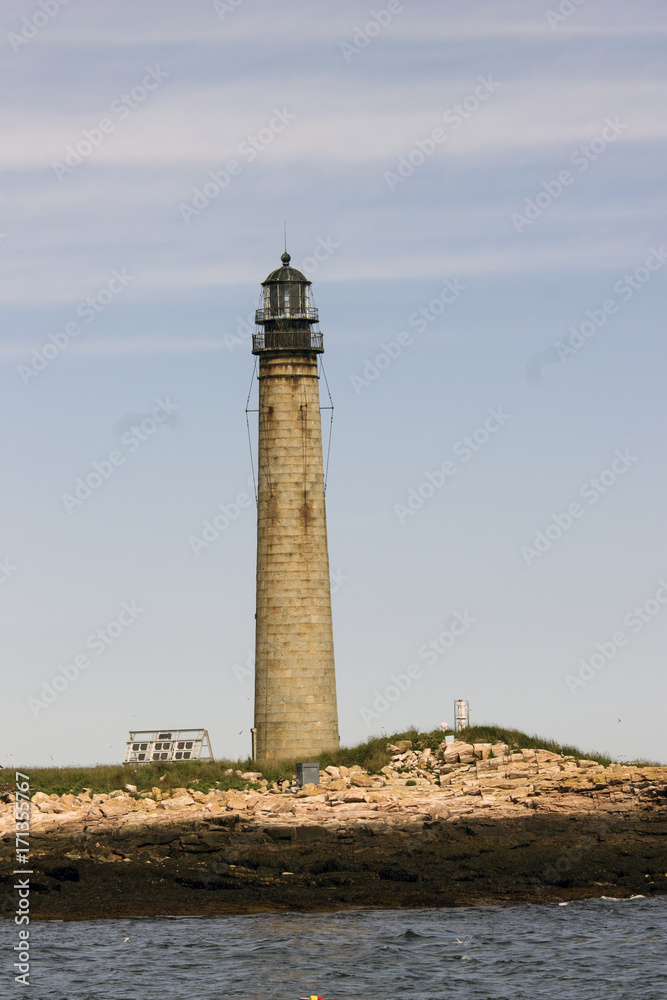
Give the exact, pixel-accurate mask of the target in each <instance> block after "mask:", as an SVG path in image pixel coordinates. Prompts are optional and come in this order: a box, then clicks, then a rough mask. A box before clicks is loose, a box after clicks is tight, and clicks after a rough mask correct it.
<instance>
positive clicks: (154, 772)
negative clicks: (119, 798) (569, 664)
mask: <svg viewBox="0 0 667 1000" xmlns="http://www.w3.org/2000/svg"><path fill="white" fill-rule="evenodd" d="M457 735H458V738H459V739H462V740H465V742H468V743H507V745H508V746H509V747H510V749H511V750H515V749H516V750H521V749H526V748H529V747H542V748H544V749H546V750H551V751H553V752H554V753H562V754H565V755H569V756H572V757H576V758H586V759H588V760H596V761H598V762H599V763H601V764H609V763H611V762H612V758H611V757H608V756H607V755H605V754H599V753H591V752H589V751H586V752H584V751H582V750H580V749H579V748H578V747H573V746H565V745H562V744H560V743H557V742H556V741H555V740H548V739H545V738H544V737H542V736H535V735H533V736H530V735H528V733H523V732H521V731H520V730H518V729H505V728H503V727H502V726H493V725H488V726H471V727H470V728H469V729H467V730H465V731H464V732H461V733H459V734H457ZM444 737H445V734H444V733H443V732H442V730H440V729H435V730H433V731H432V732H428V733H420V732H419V731H418V730H416V729H409V730H407V731H406V732H403V733H394V734H392V735H391V736H378V737H374V738H373V739H370V740H367V741H366V742H365V743H359V744H358V745H357V746H353V747H341V749H340V750H337V751H336V752H334V753H328V754H320V756H319V761H320V766H321V767H326V766H327V765H328V764H345V765H347V766H348V767H351V766H352V765H353V764H358V765H360V766H361V767H363V768H365V769H367V770H368V771H369V772H371V773H377V772H379V770H380V768H382V767H383V766H384V765H385V764H387V763H388V762H389V759H390V755H389V754H388V753H387V751H386V746H387V743H393V742H395V741H396V740H412V742H413V744H414V746H415V747H419V748H421V749H426V747H430V748H431V749H432V750H435V749H436V748H437V747H438V746H439V745H440V744H441V743H442V741H443V739H444ZM633 763H640V764H644V765H646V764H648V763H650V762H648V761H636V762H633ZM294 764H295V761H293V760H286V761H276V762H271V763H269V764H264V765H261V764H259V763H257V762H253V761H252V760H250V759H246V760H243V761H231V760H216V761H213V762H211V761H178V762H174V763H169V764H165V763H161V764H159V763H150V764H144V765H130V764H125V765H123V764H99V765H97V766H95V767H46V768H28V769H27V771H26V773H28V774H30V779H31V789H32V791H33V792H37V791H40V792H46V793H47V794H50V793H52V792H56V793H57V794H59V795H62V794H64V793H67V792H73V793H74V794H77V793H78V792H81V791H83V790H84V789H86V788H87V789H90V790H91V791H92V792H111V791H113V790H114V789H117V788H123V787H124V786H125V784H127V783H129V784H133V785H136V786H137V788H138V790H139V791H140V792H141V791H150V789H151V788H152V787H153V786H157V787H158V788H161V789H169V788H183V787H185V788H196V789H199V790H201V791H203V792H206V791H208V789H210V788H221V789H227V788H245V787H247V785H248V782H246V781H243V780H242V779H241V778H240V777H239V776H238V775H237V774H236V773H235V772H236V771H237V770H238V771H253V770H256V771H259V770H261V771H262V774H263V775H264V777H266V778H267V779H268V780H269V781H277V780H280V779H283V780H284V779H289V778H291V777H292V775H293V774H294ZM24 770H26V769H25V768H24ZM230 770H231V771H232V773H231V774H226V773H225V772H226V771H230ZM6 775H7V780H6V781H5V782H4V783H2V779H1V778H0V789H2V790H3V791H10V790H12V789H13V783H10V779H11V778H13V775H12V774H11V772H6Z"/></svg>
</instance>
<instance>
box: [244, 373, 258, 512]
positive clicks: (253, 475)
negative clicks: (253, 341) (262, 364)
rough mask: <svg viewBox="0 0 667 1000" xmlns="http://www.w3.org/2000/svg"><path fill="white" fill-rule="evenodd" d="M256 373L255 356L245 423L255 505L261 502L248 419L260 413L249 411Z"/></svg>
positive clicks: (246, 403)
mask: <svg viewBox="0 0 667 1000" xmlns="http://www.w3.org/2000/svg"><path fill="white" fill-rule="evenodd" d="M256 371H257V357H256V356H255V367H254V368H253V370H252V375H251V376H250V388H249V389H248V398H247V399H246V401H245V422H246V427H247V428H248V447H249V448H250V468H251V469H252V487H253V490H254V491H255V505H257V504H258V503H259V500H258V498H257V481H256V480H255V463H254V461H253V457H252V438H251V436H250V418H249V417H248V414H249V413H259V410H249V409H248V404H249V402H250V394H251V392H252V385H253V382H254V379H255V372H256Z"/></svg>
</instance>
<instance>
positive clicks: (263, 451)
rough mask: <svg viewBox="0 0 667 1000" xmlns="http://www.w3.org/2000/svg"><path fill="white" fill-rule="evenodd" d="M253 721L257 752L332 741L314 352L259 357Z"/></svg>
mask: <svg viewBox="0 0 667 1000" xmlns="http://www.w3.org/2000/svg"><path fill="white" fill-rule="evenodd" d="M259 387H260V388H259V448H258V511H257V615H256V618H257V621H256V649H255V726H256V728H257V757H258V759H260V760H261V759H268V760H276V759H280V758H285V757H297V758H302V759H308V758H310V757H312V756H316V755H317V754H318V753H319V752H321V751H324V750H330V749H334V748H337V747H338V745H339V737H338V715H337V708H336V683H335V672H334V651H333V631H332V623H331V594H330V583H329V557H328V551H327V528H326V513H325V505H324V474H323V465H322V431H321V418H320V400H319V380H318V372H317V355H316V354H315V353H314V352H311V351H307V350H295V351H290V352H285V351H284V350H280V351H266V352H262V355H261V356H260V362H259Z"/></svg>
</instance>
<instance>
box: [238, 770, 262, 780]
mask: <svg viewBox="0 0 667 1000" xmlns="http://www.w3.org/2000/svg"><path fill="white" fill-rule="evenodd" d="M261 777H262V772H261V771H244V772H243V774H242V775H241V781H259V779H260V778H261Z"/></svg>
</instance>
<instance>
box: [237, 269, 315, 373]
mask: <svg viewBox="0 0 667 1000" xmlns="http://www.w3.org/2000/svg"><path fill="white" fill-rule="evenodd" d="M280 259H281V260H282V267H279V268H276V270H275V271H272V272H271V274H270V275H269V276H268V278H267V279H266V281H263V282H262V289H263V291H262V308H261V309H258V310H257V311H256V313H255V322H256V324H257V326H259V327H263V330H262V332H258V333H256V334H255V335H254V336H253V345H252V347H253V354H259V353H262V352H263V351H269V350H271V351H276V350H309V351H317V352H318V353H319V352H322V351H323V350H324V348H323V347H322V334H321V333H320V332H319V331H315V330H312V326H313V324H316V323H317V322H318V314H317V309H316V308H315V306H314V305H313V300H312V294H311V291H310V286H311V282H310V281H309V280H308V278H306V276H305V275H304V274H302V273H301V271H298V270H297V269H296V268H295V267H290V260H291V257H290V255H289V254H288V253H287V251H285V253H284V254H283V255H282V257H281V258H280Z"/></svg>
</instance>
